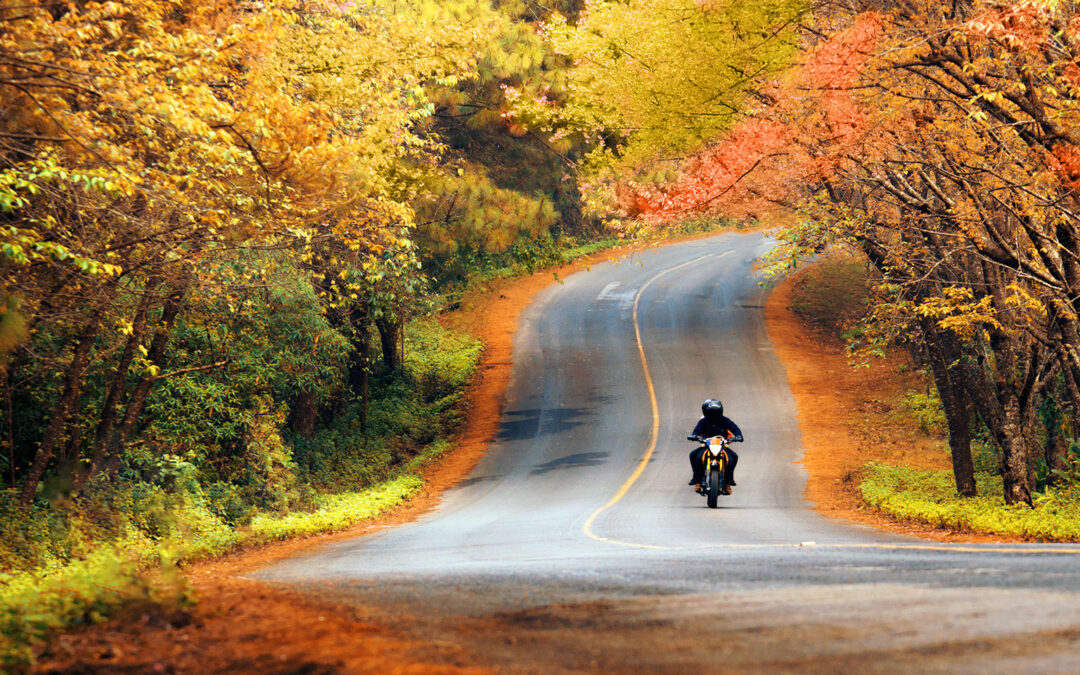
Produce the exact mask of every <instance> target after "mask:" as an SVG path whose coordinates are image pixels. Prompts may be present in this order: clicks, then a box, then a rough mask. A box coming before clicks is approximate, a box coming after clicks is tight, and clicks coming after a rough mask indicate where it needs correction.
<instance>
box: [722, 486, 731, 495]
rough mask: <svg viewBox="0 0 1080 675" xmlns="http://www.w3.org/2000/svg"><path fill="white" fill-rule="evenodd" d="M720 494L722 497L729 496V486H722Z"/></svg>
mask: <svg viewBox="0 0 1080 675" xmlns="http://www.w3.org/2000/svg"><path fill="white" fill-rule="evenodd" d="M720 494H722V495H729V494H731V485H724V489H723V490H721V491H720Z"/></svg>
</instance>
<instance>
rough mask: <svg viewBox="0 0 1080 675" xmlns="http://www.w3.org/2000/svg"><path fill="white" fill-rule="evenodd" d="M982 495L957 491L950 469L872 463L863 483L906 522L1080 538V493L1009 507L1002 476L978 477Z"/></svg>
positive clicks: (874, 501)
mask: <svg viewBox="0 0 1080 675" xmlns="http://www.w3.org/2000/svg"><path fill="white" fill-rule="evenodd" d="M976 483H977V485H978V494H977V495H976V496H975V497H970V498H964V497H960V496H959V495H958V494H957V493H956V484H955V483H954V482H953V476H952V473H951V472H950V471H941V470H920V469H914V468H911V467H905V466H888V465H884V464H877V463H870V464H867V465H866V467H865V469H864V472H863V477H862V483H861V484H860V485H859V491H860V492H861V493H862V496H863V498H864V499H865V500H866V502H867V503H868V504H870V505H871V506H873V507H875V508H877V509H879V510H881V511H882V512H883V513H887V514H889V515H890V516H893V517H894V518H900V519H902V520H909V521H917V522H922V523H927V524H929V525H933V526H935V527H939V528H942V529H948V530H958V531H966V532H979V533H985V534H994V535H1000V536H1004V537H1016V538H1023V539H1034V540H1039V541H1076V540H1078V539H1080V493H1078V491H1077V490H1076V489H1071V490H1056V489H1054V488H1052V487H1051V488H1047V489H1046V491H1045V492H1043V493H1042V494H1041V495H1040V496H1039V497H1038V498H1037V499H1036V504H1035V508H1034V509H1031V508H1028V507H1026V506H1008V505H1006V504H1005V500H1004V498H1003V497H1002V494H1003V492H1002V484H1001V476H999V475H996V474H994V473H985V472H984V473H980V474H979V475H977V476H976Z"/></svg>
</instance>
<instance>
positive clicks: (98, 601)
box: [0, 545, 188, 669]
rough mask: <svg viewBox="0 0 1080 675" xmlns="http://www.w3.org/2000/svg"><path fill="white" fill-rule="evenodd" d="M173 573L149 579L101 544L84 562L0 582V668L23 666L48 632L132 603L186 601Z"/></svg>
mask: <svg viewBox="0 0 1080 675" xmlns="http://www.w3.org/2000/svg"><path fill="white" fill-rule="evenodd" d="M187 599H188V598H187V594H186V586H185V584H184V583H183V580H182V578H181V577H179V576H178V575H176V574H170V573H166V574H159V575H156V576H154V577H150V576H147V575H144V574H140V573H139V566H138V565H136V564H135V563H134V561H133V556H132V554H131V553H130V549H128V548H127V547H126V546H124V545H117V546H104V547H101V548H99V549H98V550H97V551H95V552H94V553H93V554H92V555H90V556H89V557H87V558H86V559H85V560H78V561H74V562H72V563H71V564H69V565H67V566H65V567H63V568H62V569H60V570H58V571H56V572H54V573H51V574H47V575H38V574H33V573H29V572H24V573H20V574H14V575H4V577H3V578H2V579H0V666H7V667H10V668H13V669H14V668H26V667H27V666H29V665H31V664H32V663H33V652H32V646H33V645H34V644H35V643H38V642H40V641H42V640H43V639H45V638H46V637H47V636H48V635H50V634H51V633H52V632H54V631H56V630H58V629H62V628H69V627H73V626H85V625H89V624H94V623H98V622H101V621H103V620H105V619H106V618H107V617H108V616H110V615H111V614H112V613H114V612H115V611H116V610H118V609H120V608H121V607H126V606H129V605H132V604H137V603H140V602H142V603H149V602H155V603H164V602H184V601H187Z"/></svg>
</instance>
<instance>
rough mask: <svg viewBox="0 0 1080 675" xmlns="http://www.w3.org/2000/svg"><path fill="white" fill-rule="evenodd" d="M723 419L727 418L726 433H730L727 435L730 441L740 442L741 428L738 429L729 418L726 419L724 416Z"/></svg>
mask: <svg viewBox="0 0 1080 675" xmlns="http://www.w3.org/2000/svg"><path fill="white" fill-rule="evenodd" d="M724 419H725V420H727V424H728V433H729V434H731V436H729V438H730V439H731V441H732V442H735V443H741V442H742V439H743V437H742V430H741V429H739V425H738V424H735V423H734V422H732V421H731V420H730V419H728V418H726V417H725V418H724Z"/></svg>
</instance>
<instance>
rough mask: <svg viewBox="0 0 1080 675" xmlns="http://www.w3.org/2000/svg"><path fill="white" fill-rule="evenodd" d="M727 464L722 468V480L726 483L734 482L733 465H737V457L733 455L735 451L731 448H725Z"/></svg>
mask: <svg viewBox="0 0 1080 675" xmlns="http://www.w3.org/2000/svg"><path fill="white" fill-rule="evenodd" d="M727 456H728V463H727V466H726V467H724V468H725V471H724V480H725V481H726V482H728V483H730V482H731V481H733V480H735V465H736V464H738V463H739V456H738V455H737V454H735V451H734V450H732V449H731V446H728V448H727Z"/></svg>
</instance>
